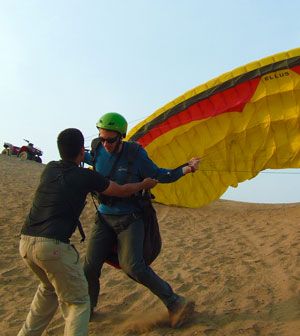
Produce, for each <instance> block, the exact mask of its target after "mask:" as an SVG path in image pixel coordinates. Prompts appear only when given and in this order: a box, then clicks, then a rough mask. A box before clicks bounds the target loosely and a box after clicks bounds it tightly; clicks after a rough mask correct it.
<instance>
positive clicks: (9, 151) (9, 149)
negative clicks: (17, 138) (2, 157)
mask: <svg viewBox="0 0 300 336" xmlns="http://www.w3.org/2000/svg"><path fill="white" fill-rule="evenodd" d="M3 147H4V149H3V151H2V152H1V154H6V155H18V153H19V150H20V147H17V146H14V145H12V144H11V143H9V142H4V145H3Z"/></svg>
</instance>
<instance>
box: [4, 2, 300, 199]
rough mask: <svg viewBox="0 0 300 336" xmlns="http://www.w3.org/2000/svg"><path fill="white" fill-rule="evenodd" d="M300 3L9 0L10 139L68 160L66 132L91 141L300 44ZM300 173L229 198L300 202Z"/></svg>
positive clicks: (269, 179)
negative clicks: (116, 116)
mask: <svg viewBox="0 0 300 336" xmlns="http://www.w3.org/2000/svg"><path fill="white" fill-rule="evenodd" d="M299 13H300V2H299V1H298V0H289V1H285V2H284V3H283V2H282V1H274V0H251V1H250V0H249V1H248V0H227V1H222V0H215V1H202V0H185V1H182V0H151V1H150V0H126V1H124V0H109V1H107V0H98V1H96V0H94V1H91V0H84V1H83V0H82V1H78V0H72V1H71V0H51V1H41V0H40V1H37V0H19V1H16V0H6V1H5V0H0V48H1V49H0V50H1V52H0V111H1V121H0V143H1V145H2V143H3V142H4V141H6V142H10V143H12V144H14V145H17V146H21V145H23V144H25V143H24V141H23V139H29V140H30V141H31V142H33V143H34V144H35V145H36V146H37V147H40V148H41V149H42V150H43V152H44V155H43V157H42V159H43V162H44V163H47V162H49V161H51V160H56V159H58V158H59V155H58V151H57V148H56V138H57V135H58V133H59V132H60V131H61V130H63V129H65V128H68V127H76V128H79V129H80V130H81V131H82V132H83V134H84V135H85V140H86V143H85V144H86V146H87V147H88V146H89V145H90V141H91V139H92V138H93V137H95V136H97V129H96V127H95V124H96V122H97V120H98V119H99V117H100V116H101V115H102V114H104V113H106V112H108V111H116V112H119V113H121V114H123V115H124V116H125V118H126V119H127V120H128V122H129V129H130V128H132V127H133V126H134V125H135V124H137V123H138V122H140V121H141V120H143V119H144V118H145V117H147V116H149V115H150V114H151V113H153V112H154V111H155V110H157V109H158V108H160V107H162V106H163V105H165V104H167V103H168V102H170V101H171V100H173V99H175V98H176V97H178V96H180V95H182V94H183V93H185V92H186V91H188V90H190V89H192V88H193V87H196V86H198V85H200V84H202V83H205V82H207V81H208V80H211V79H212V78H214V77H218V76H219V75H221V74H223V73H224V72H227V71H230V70H232V69H234V68H237V67H239V66H242V65H244V64H247V63H249V62H252V61H255V60H258V59H261V58H264V57H267V56H269V55H272V54H275V53H278V52H282V51H286V50H289V49H294V48H298V47H299V46H300V42H299V36H300V35H299V32H300V20H299ZM299 187H300V170H299V169H293V170H281V171H278V170H276V171H273V170H271V171H269V170H268V171H265V172H262V173H260V174H259V175H258V176H256V177H255V178H254V179H252V180H250V181H246V182H243V183H241V184H239V186H238V188H230V189H229V190H228V191H227V192H226V193H225V194H223V196H222V198H223V199H232V200H238V201H245V202H256V203H290V202H299V201H300V196H299Z"/></svg>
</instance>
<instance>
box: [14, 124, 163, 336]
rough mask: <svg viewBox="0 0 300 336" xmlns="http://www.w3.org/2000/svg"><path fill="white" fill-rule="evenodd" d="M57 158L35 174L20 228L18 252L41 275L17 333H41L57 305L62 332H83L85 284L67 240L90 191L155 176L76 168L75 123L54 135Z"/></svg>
mask: <svg viewBox="0 0 300 336" xmlns="http://www.w3.org/2000/svg"><path fill="white" fill-rule="evenodd" d="M57 145H58V150H59V153H60V156H61V161H51V162H49V163H48V164H47V165H46V167H45V169H44V171H43V173H42V175H41V179H40V184H39V186H38V188H37V190H36V193H35V196H34V199H33V204H32V207H31V209H30V212H29V214H28V216H27V218H26V221H25V224H24V225H23V227H22V230H21V241H20V254H21V256H22V258H23V260H24V261H25V263H26V264H27V266H28V267H29V268H30V269H31V270H32V271H33V273H34V274H35V275H36V276H37V277H38V279H39V280H40V284H39V286H38V289H37V292H36V294H35V296H34V298H33V301H32V303H31V307H30V311H29V314H28V315H27V318H26V321H25V323H24V324H23V326H22V329H21V330H20V332H19V333H18V336H33V335H34V336H38V335H42V333H43V331H44V330H45V329H46V327H47V325H48V324H49V322H50V321H51V319H52V317H53V316H54V314H55V312H56V310H57V307H58V305H59V306H60V308H61V310H62V314H63V318H64V320H65V330H64V335H65V336H86V335H87V334H88V321H89V318H90V299H89V294H88V284H87V281H86V278H85V276H84V273H83V269H82V267H81V265H80V262H79V254H78V252H77V250H76V248H75V247H74V245H72V244H70V238H71V236H72V234H73V233H74V231H75V229H76V228H77V227H78V228H79V231H80V233H81V235H82V237H83V239H84V232H83V230H82V227H81V224H80V221H79V216H80V214H81V212H82V210H83V207H84V205H85V199H86V196H87V194H88V193H89V192H90V191H98V192H100V193H102V194H103V195H106V196H109V197H111V196H118V197H124V196H129V195H130V194H132V193H134V192H137V191H139V190H141V189H144V188H152V187H153V186H154V185H155V184H156V181H155V180H152V179H144V180H143V181H142V182H138V183H130V184H125V185H122V186H121V185H118V184H117V183H115V182H112V181H109V180H108V179H107V178H104V177H103V176H101V175H100V174H98V173H97V172H94V171H92V170H89V169H84V168H81V167H79V164H80V163H81V162H82V161H83V158H84V139H83V135H82V133H81V132H80V131H79V130H78V129H75V128H69V129H66V130H64V131H62V132H61V133H60V134H59V135H58V138H57Z"/></svg>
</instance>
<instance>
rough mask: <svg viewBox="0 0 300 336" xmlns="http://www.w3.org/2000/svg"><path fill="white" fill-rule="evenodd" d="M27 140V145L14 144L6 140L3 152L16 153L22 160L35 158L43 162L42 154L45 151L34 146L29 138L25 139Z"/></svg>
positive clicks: (7, 153)
mask: <svg viewBox="0 0 300 336" xmlns="http://www.w3.org/2000/svg"><path fill="white" fill-rule="evenodd" d="M23 140H24V141H26V142H27V145H24V146H22V147H17V146H14V145H12V144H10V143H8V142H4V145H3V146H4V148H5V149H3V151H2V154H6V155H16V156H17V157H19V158H20V159H21V160H33V161H36V162H39V163H42V159H41V156H42V155H43V152H42V151H41V150H40V149H39V148H36V147H34V145H33V143H31V142H29V140H26V139H23Z"/></svg>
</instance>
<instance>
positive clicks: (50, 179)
mask: <svg viewBox="0 0 300 336" xmlns="http://www.w3.org/2000/svg"><path fill="white" fill-rule="evenodd" d="M109 183H110V181H109V180H108V179H106V178H104V177H103V176H102V175H100V174H99V173H97V172H94V171H92V170H90V169H85V168H80V167H78V166H77V165H76V163H74V162H69V161H51V162H49V163H48V164H47V165H46V167H45V169H44V171H43V173H42V175H41V180H40V184H39V186H38V188H37V190H36V193H35V196H34V199H33V204H32V207H31V209H30V212H29V214H28V216H27V218H26V221H25V224H24V225H23V227H22V230H21V233H22V234H24V235H29V236H35V237H46V238H53V239H57V240H60V241H62V242H66V243H68V242H69V239H70V237H71V236H72V234H73V232H74V231H75V229H76V227H77V225H78V222H79V216H80V214H81V212H82V210H83V208H84V205H85V199H86V196H87V194H88V193H89V192H90V191H98V192H102V191H104V190H105V189H107V188H108V186H109Z"/></svg>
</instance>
